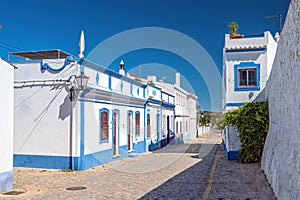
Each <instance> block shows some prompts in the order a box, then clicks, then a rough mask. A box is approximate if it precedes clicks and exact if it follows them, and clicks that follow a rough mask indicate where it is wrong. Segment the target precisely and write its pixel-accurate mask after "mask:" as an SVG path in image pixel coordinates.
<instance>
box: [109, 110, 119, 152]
mask: <svg viewBox="0 0 300 200" xmlns="http://www.w3.org/2000/svg"><path fill="white" fill-rule="evenodd" d="M114 113H117V117H118V121H117V122H118V124H117V130H118V137H117V148H116V149H117V151H118V152H117V155H119V154H120V110H119V109H113V110H112V130H111V133H112V134H111V145H112V149H113V148H114V146H113V145H114V141H113V140H114V134H116V133H115V132H114V130H115V127H114ZM112 153H113V150H112Z"/></svg>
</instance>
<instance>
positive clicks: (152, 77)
mask: <svg viewBox="0 0 300 200" xmlns="http://www.w3.org/2000/svg"><path fill="white" fill-rule="evenodd" d="M147 80H148V81H152V82H156V76H154V75H151V76H147Z"/></svg>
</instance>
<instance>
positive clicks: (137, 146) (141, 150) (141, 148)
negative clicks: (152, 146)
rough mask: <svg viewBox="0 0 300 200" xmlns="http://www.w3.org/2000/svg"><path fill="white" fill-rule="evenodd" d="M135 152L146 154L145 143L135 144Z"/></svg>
mask: <svg viewBox="0 0 300 200" xmlns="http://www.w3.org/2000/svg"><path fill="white" fill-rule="evenodd" d="M133 150H134V152H135V153H144V152H145V142H144V141H142V142H138V143H136V144H133Z"/></svg>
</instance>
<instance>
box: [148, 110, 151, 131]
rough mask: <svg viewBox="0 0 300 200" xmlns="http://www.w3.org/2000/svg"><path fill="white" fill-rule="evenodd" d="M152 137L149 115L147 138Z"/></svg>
mask: <svg viewBox="0 0 300 200" xmlns="http://www.w3.org/2000/svg"><path fill="white" fill-rule="evenodd" d="M150 136H151V127H150V114H149V113H148V114H147V137H150Z"/></svg>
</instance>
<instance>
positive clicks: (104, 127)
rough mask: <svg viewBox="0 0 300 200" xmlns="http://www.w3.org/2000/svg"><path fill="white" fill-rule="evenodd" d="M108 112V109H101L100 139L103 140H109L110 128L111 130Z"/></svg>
mask: <svg viewBox="0 0 300 200" xmlns="http://www.w3.org/2000/svg"><path fill="white" fill-rule="evenodd" d="M108 113H109V112H108V110H107V109H101V110H100V141H101V142H108V130H109V123H108V121H109V120H108V116H109V115H108Z"/></svg>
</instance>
